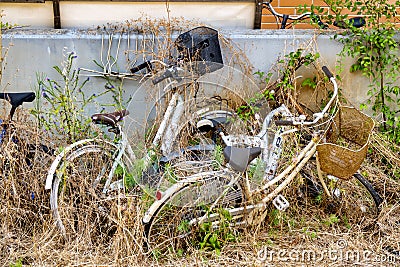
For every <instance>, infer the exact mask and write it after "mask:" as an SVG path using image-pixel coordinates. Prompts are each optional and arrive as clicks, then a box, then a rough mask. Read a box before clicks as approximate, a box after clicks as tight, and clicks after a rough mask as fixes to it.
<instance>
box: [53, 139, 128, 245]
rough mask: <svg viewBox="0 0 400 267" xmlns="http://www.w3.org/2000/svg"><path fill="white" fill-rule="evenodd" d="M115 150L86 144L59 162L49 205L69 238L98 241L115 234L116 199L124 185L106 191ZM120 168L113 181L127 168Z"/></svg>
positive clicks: (105, 145)
mask: <svg viewBox="0 0 400 267" xmlns="http://www.w3.org/2000/svg"><path fill="white" fill-rule="evenodd" d="M115 149H116V147H115V146H113V145H111V144H110V143H107V142H100V143H94V144H86V145H85V146H83V147H78V148H77V149H75V150H72V151H71V152H70V153H68V154H67V155H65V157H64V159H63V161H62V162H61V163H60V164H59V167H58V169H57V170H56V172H55V177H54V181H53V184H52V190H51V194H50V206H51V209H52V213H53V218H54V220H55V222H56V225H57V227H58V228H59V230H60V231H61V233H62V234H63V236H64V237H65V238H66V239H67V240H70V239H74V238H79V237H83V239H82V240H86V241H87V242H91V243H94V244H96V243H98V242H103V241H107V240H110V238H111V237H112V236H113V234H114V233H115V231H116V217H113V216H114V215H115V214H114V213H115V206H114V205H113V203H114V202H115V201H113V198H114V197H120V196H121V193H122V194H123V192H121V190H123V187H122V188H117V189H118V190H115V191H112V192H107V193H104V192H103V187H104V185H105V184H104V183H105V181H106V179H107V175H108V173H109V172H110V170H111V168H112V165H113V162H114V159H113V154H114V153H115ZM121 164H124V163H121ZM121 168H122V170H121V171H122V172H121V171H120V170H116V171H115V173H114V176H113V177H112V181H111V182H117V181H119V180H120V179H123V176H124V175H125V174H124V173H123V170H124V169H125V168H124V166H121ZM117 184H118V183H117Z"/></svg>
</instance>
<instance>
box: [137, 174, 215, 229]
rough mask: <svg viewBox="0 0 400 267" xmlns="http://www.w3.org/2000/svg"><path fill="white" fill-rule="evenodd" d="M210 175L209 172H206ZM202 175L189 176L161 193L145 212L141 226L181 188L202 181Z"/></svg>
mask: <svg viewBox="0 0 400 267" xmlns="http://www.w3.org/2000/svg"><path fill="white" fill-rule="evenodd" d="M207 173H210V172H207ZM212 173H215V171H212ZM203 177H204V173H198V174H195V175H192V176H189V177H188V178H186V179H184V180H181V181H179V182H177V183H176V184H174V185H172V186H171V187H170V188H168V189H167V190H166V191H164V192H163V195H162V197H161V199H160V200H156V201H155V202H154V203H153V204H151V206H150V208H149V209H148V210H147V211H146V212H145V214H144V216H143V219H142V222H143V224H148V223H149V222H150V220H151V218H152V217H153V216H154V214H155V213H156V212H157V211H158V209H159V208H160V207H161V206H162V205H163V204H164V203H165V202H166V201H167V200H168V199H169V198H171V197H172V196H173V195H174V194H176V193H177V192H178V191H179V190H181V189H182V188H183V187H185V186H187V185H188V184H191V183H194V182H197V181H199V180H201V179H203Z"/></svg>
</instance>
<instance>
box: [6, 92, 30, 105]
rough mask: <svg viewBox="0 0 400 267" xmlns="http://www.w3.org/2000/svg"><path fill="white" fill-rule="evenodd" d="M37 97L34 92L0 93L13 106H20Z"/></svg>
mask: <svg viewBox="0 0 400 267" xmlns="http://www.w3.org/2000/svg"><path fill="white" fill-rule="evenodd" d="M35 98H36V95H35V93H34V92H25V93H0V99H4V100H7V101H8V102H10V104H11V105H12V106H13V107H18V106H20V105H22V103H24V102H32V101H33V100H34V99H35Z"/></svg>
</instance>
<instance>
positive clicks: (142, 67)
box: [130, 60, 152, 73]
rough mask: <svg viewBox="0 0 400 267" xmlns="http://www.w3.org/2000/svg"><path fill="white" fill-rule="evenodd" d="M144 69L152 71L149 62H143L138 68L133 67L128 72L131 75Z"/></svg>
mask: <svg viewBox="0 0 400 267" xmlns="http://www.w3.org/2000/svg"><path fill="white" fill-rule="evenodd" d="M144 68H146V69H147V70H148V71H150V70H151V69H152V66H151V62H150V60H148V61H146V62H143V63H142V64H140V65H138V66H135V67H133V68H131V69H130V71H131V73H136V72H138V71H139V70H142V69H144Z"/></svg>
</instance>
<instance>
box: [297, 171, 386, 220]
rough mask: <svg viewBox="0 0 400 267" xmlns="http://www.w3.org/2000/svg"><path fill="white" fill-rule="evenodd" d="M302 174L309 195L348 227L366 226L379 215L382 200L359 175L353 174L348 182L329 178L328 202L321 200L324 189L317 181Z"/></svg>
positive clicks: (371, 186)
mask: <svg viewBox="0 0 400 267" xmlns="http://www.w3.org/2000/svg"><path fill="white" fill-rule="evenodd" d="M302 174H303V176H304V177H305V178H306V181H307V185H308V192H309V195H311V196H312V197H313V198H314V199H315V200H316V201H317V202H320V203H321V204H324V203H325V204H327V205H326V207H327V211H328V212H329V213H335V214H338V215H339V216H340V217H341V218H342V220H343V222H344V223H345V224H347V225H348V226H351V225H352V224H358V225H363V224H365V225H368V224H369V223H370V222H372V221H373V220H374V219H376V217H377V215H378V214H379V212H380V205H381V204H382V201H383V200H382V198H381V196H380V195H379V194H378V192H377V191H376V190H375V189H374V187H373V185H372V184H371V183H370V182H369V181H368V180H367V179H366V178H365V177H363V176H362V175H361V174H360V173H355V174H354V175H353V178H352V179H349V180H342V179H337V178H334V177H331V179H330V180H328V183H327V187H328V190H329V191H330V192H331V194H332V199H330V200H329V199H324V198H322V195H323V193H324V189H323V187H322V185H321V183H320V182H319V180H317V179H316V178H313V177H311V176H309V175H307V174H305V173H304V172H302ZM325 200H327V201H325ZM332 200H333V202H332Z"/></svg>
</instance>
